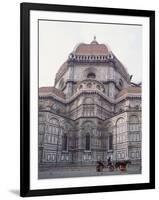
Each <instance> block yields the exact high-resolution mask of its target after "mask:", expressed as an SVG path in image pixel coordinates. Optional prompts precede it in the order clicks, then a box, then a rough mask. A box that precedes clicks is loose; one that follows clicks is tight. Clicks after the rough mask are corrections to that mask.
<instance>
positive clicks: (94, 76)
mask: <svg viewBox="0 0 159 200" xmlns="http://www.w3.org/2000/svg"><path fill="white" fill-rule="evenodd" d="M87 78H96V75H95V74H94V73H92V72H91V73H89V74H88V75H87Z"/></svg>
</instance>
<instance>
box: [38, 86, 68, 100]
mask: <svg viewBox="0 0 159 200" xmlns="http://www.w3.org/2000/svg"><path fill="white" fill-rule="evenodd" d="M50 93H52V94H55V95H56V96H58V97H60V98H63V99H64V98H65V94H64V93H63V92H62V91H61V90H58V89H57V88H55V87H40V88H39V94H46V95H47V94H50Z"/></svg>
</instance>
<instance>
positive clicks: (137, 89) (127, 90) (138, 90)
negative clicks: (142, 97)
mask: <svg viewBox="0 0 159 200" xmlns="http://www.w3.org/2000/svg"><path fill="white" fill-rule="evenodd" d="M127 93H129V94H130V93H132V94H133V93H141V87H131V86H130V87H128V88H124V89H123V90H121V91H120V92H119V93H118V94H117V96H116V97H117V98H118V97H121V96H123V95H124V94H127Z"/></svg>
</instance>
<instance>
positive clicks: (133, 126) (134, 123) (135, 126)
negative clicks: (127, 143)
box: [129, 115, 139, 131]
mask: <svg viewBox="0 0 159 200" xmlns="http://www.w3.org/2000/svg"><path fill="white" fill-rule="evenodd" d="M129 123H130V125H129V126H130V131H139V121H138V118H137V116H136V115H132V116H130V118H129Z"/></svg>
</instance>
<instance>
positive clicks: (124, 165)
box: [96, 160, 131, 172]
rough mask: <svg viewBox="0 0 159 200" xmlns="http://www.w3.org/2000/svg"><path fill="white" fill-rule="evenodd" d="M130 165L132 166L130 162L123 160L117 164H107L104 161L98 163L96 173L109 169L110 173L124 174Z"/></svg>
mask: <svg viewBox="0 0 159 200" xmlns="http://www.w3.org/2000/svg"><path fill="white" fill-rule="evenodd" d="M128 164H131V161H130V160H122V161H116V162H108V163H107V164H105V163H104V162H103V161H97V165H96V171H97V172H102V171H103V169H104V168H107V169H109V171H114V170H115V169H116V170H118V169H119V170H120V171H122V172H124V171H126V170H127V166H128Z"/></svg>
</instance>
